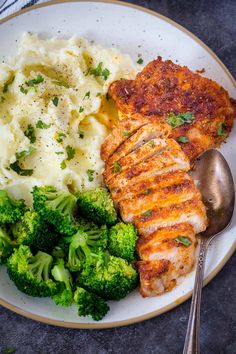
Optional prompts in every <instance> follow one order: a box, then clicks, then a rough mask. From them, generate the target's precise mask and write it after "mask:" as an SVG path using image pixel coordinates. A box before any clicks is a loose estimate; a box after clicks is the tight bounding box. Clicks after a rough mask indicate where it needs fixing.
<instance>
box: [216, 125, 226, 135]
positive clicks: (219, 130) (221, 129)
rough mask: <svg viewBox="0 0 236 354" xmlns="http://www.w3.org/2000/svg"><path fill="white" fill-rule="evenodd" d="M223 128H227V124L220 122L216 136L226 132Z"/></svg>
mask: <svg viewBox="0 0 236 354" xmlns="http://www.w3.org/2000/svg"><path fill="white" fill-rule="evenodd" d="M225 128H227V125H226V124H225V123H223V122H222V123H220V124H219V126H218V129H217V135H218V136H224V135H225V134H226V133H225V132H224V130H225Z"/></svg>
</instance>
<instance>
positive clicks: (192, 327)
mask: <svg viewBox="0 0 236 354" xmlns="http://www.w3.org/2000/svg"><path fill="white" fill-rule="evenodd" d="M191 174H192V177H193V179H194V180H195V182H197V187H198V189H199V190H200V192H201V194H202V199H203V202H204V204H205V206H206V208H207V216H208V220H209V226H208V228H207V229H206V231H204V232H202V233H201V234H200V250H199V256H198V261H197V269H196V276H195V283H194V288H193V295H192V302H191V309H190V315H189V321H188V329H187V333H186V338H185V344H184V350H183V354H199V353H200V342H199V334H200V333H199V332H200V306H201V293H202V285H203V278H204V266H205V259H206V253H207V248H208V246H209V244H210V242H211V241H212V240H213V238H214V237H215V236H217V235H219V234H220V233H221V232H222V231H223V230H225V228H226V227H227V226H228V225H229V223H230V221H231V218H232V216H233V211H234V202H235V192H234V182H233V177H232V174H231V172H230V168H229V165H228V164H227V162H226V160H225V158H224V157H223V155H222V154H221V153H220V152H219V151H217V150H215V149H210V150H207V151H205V152H204V153H203V154H202V155H201V156H200V157H199V158H198V159H197V160H196V162H195V164H194V166H193V171H192V173H191Z"/></svg>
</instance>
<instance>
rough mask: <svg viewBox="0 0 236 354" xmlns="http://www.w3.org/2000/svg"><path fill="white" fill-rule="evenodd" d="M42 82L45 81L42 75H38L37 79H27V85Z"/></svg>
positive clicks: (31, 85)
mask: <svg viewBox="0 0 236 354" xmlns="http://www.w3.org/2000/svg"><path fill="white" fill-rule="evenodd" d="M42 82H44V78H43V77H42V75H37V77H36V79H31V80H29V81H26V85H27V86H30V87H33V86H35V85H38V84H41V83H42Z"/></svg>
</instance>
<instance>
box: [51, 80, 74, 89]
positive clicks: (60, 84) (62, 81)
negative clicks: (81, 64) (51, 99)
mask: <svg viewBox="0 0 236 354" xmlns="http://www.w3.org/2000/svg"><path fill="white" fill-rule="evenodd" d="M52 83H53V84H55V85H57V86H63V87H66V88H69V87H70V86H69V84H68V82H66V81H65V80H60V81H52Z"/></svg>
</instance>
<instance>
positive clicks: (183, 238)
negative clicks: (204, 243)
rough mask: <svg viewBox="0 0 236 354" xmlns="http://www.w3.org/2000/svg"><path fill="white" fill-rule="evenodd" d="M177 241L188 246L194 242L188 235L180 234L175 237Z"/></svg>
mask: <svg viewBox="0 0 236 354" xmlns="http://www.w3.org/2000/svg"><path fill="white" fill-rule="evenodd" d="M175 241H176V242H178V243H182V245H184V246H186V247H188V246H190V245H191V244H192V241H191V240H190V238H189V237H186V236H178V237H176V238H175Z"/></svg>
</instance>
